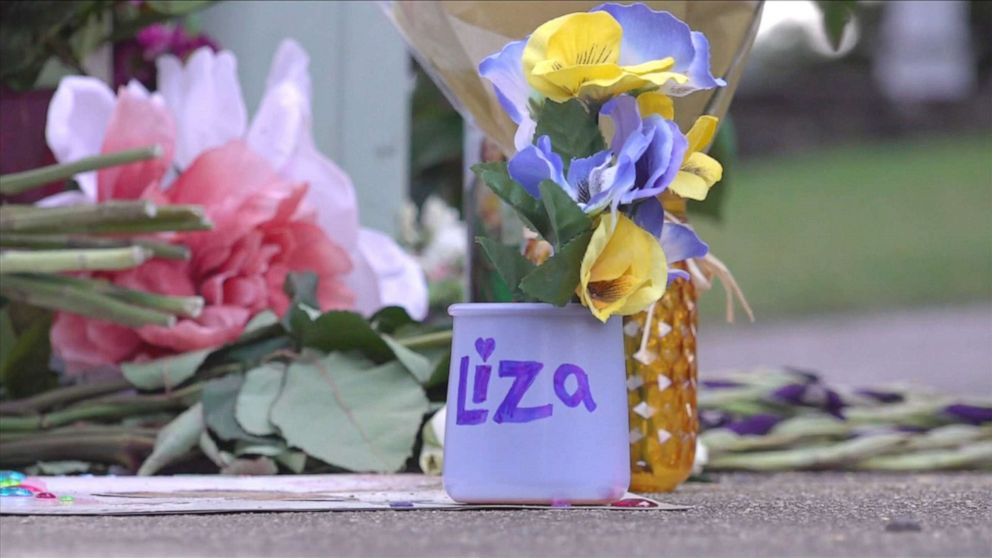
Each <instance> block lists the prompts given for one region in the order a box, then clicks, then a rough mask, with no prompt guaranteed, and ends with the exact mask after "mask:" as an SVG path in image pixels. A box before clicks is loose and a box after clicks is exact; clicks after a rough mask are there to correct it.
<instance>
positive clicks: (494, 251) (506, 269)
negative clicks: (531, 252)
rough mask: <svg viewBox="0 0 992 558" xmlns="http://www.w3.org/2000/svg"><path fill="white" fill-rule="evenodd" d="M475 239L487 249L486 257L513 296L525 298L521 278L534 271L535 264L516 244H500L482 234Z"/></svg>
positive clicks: (517, 298) (484, 249)
mask: <svg viewBox="0 0 992 558" xmlns="http://www.w3.org/2000/svg"><path fill="white" fill-rule="evenodd" d="M475 241H476V242H478V243H479V244H480V245H481V246H482V250H483V251H485V253H486V257H487V258H489V261H490V262H492V264H493V267H495V268H496V272H497V273H499V276H500V277H502V278H503V281H505V282H506V285H507V286H508V287H509V288H510V290H511V291H513V298H514V299H516V300H524V299H525V296H524V293H523V291H521V290H520V280H521V279H523V278H524V277H525V276H527V274H529V273H531V272H533V271H534V269H535V266H534V264H532V263H531V262H530V261H528V260H527V258H525V257H524V256H523V254H521V253H520V250H519V249H518V248H517V247H515V246H509V245H506V244H500V243H499V242H496V241H495V240H492V239H489V238H485V237H481V236H480V237H478V238H476V239H475Z"/></svg>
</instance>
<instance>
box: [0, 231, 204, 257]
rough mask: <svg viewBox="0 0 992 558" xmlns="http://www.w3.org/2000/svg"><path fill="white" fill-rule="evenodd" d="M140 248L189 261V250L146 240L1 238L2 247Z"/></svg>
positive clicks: (55, 236)
mask: <svg viewBox="0 0 992 558" xmlns="http://www.w3.org/2000/svg"><path fill="white" fill-rule="evenodd" d="M127 246H139V247H141V248H144V249H146V250H150V251H151V252H152V253H153V254H154V256H155V257H156V258H162V259H166V260H188V259H189V248H186V247H185V246H182V245H179V244H169V243H167V242H159V241H156V240H149V239H144V238H126V239H124V238H122V239H116V238H96V237H91V236H73V235H67V234H32V233H6V234H4V235H2V236H0V247H5V248H31V249H34V250H55V249H60V248H125V247H127Z"/></svg>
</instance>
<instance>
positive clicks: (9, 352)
mask: <svg viewBox="0 0 992 558" xmlns="http://www.w3.org/2000/svg"><path fill="white" fill-rule="evenodd" d="M7 308H10V307H7ZM16 322H17V320H16V319H15V318H14V317H13V316H11V320H10V324H11V332H13V331H14V330H15V329H16V325H15V324H16ZM26 324H27V325H26V326H25V327H24V329H22V330H21V331H20V334H19V335H17V337H16V341H15V342H14V343H12V344H11V345H9V346H7V347H4V353H5V356H4V359H3V367H2V368H0V385H2V386H3V387H4V390H5V391H6V392H7V394H8V395H11V396H13V397H15V398H20V397H29V396H31V395H35V394H37V393H41V392H43V391H45V390H47V389H51V388H53V387H55V386H56V385H57V379H56V377H55V375H54V374H52V372H51V370H49V366H48V361H49V358H50V356H51V352H52V350H51V343H50V341H49V335H48V332H49V330H50V329H51V326H52V316H51V314H50V313H48V312H42V313H38V314H34V313H29V321H27V322H26ZM5 343H6V341H5Z"/></svg>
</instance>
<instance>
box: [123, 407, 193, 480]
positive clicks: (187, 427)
mask: <svg viewBox="0 0 992 558" xmlns="http://www.w3.org/2000/svg"><path fill="white" fill-rule="evenodd" d="M202 432H203V405H201V404H200V403H196V404H195V405H193V406H192V407H190V408H189V409H186V411H185V412H183V413H182V414H181V415H179V416H178V417H176V418H175V419H173V420H172V422H170V423H169V424H167V425H165V426H164V427H162V430H160V431H159V433H158V436H157V437H156V438H155V449H153V450H152V453H151V455H149V456H148V458H147V459H145V462H144V463H142V464H141V467H140V468H139V469H138V475H154V474H155V473H156V472H158V471H159V470H161V469H162V468H163V467H165V466H166V465H168V464H170V463H172V462H173V461H175V460H176V459H178V458H180V457H182V456H183V455H185V454H186V453H187V452H189V451H190V450H192V449H193V448H194V447H196V445H197V444H198V443H199V441H200V434H201V433H202Z"/></svg>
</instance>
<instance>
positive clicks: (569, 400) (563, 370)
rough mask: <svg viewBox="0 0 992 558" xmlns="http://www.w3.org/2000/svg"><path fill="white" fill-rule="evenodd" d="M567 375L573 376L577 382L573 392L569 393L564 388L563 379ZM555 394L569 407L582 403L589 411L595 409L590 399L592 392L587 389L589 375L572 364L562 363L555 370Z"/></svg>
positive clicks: (566, 377)
mask: <svg viewBox="0 0 992 558" xmlns="http://www.w3.org/2000/svg"><path fill="white" fill-rule="evenodd" d="M569 376H575V380H576V382H578V384H579V387H578V388H577V389H576V390H575V393H571V394H570V393H568V390H566V389H565V380H567V379H568V377H569ZM555 394H556V395H557V396H558V399H561V402H562V403H564V404H566V405H568V406H569V407H577V406H578V405H579V403H583V404H585V406H586V410H587V411H589V412H590V413H591V412H593V411H595V410H596V402H595V401H593V400H592V392H591V391H589V377H588V376H586V372H585V370H583V369H581V368H579V367H578V366H576V365H574V364H562V365H561V366H559V367H558V370H555Z"/></svg>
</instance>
